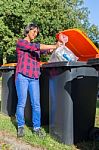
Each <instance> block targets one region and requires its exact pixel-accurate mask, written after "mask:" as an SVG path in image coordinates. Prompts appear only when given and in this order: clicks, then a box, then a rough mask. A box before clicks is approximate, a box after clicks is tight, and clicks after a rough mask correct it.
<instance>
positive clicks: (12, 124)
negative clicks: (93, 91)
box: [0, 100, 99, 150]
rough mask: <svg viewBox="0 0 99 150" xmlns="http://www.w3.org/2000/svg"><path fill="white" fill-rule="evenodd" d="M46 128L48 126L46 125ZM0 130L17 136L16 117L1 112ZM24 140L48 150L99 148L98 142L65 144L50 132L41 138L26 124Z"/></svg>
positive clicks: (98, 118)
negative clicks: (54, 137)
mask: <svg viewBox="0 0 99 150" xmlns="http://www.w3.org/2000/svg"><path fill="white" fill-rule="evenodd" d="M95 126H97V127H99V100H98V101H97V108H96V121H95ZM45 128H46V127H45ZM0 131H5V132H7V133H10V134H11V135H12V136H14V137H16V121H15V118H11V117H8V116H6V115H3V114H0ZM22 140H23V141H25V142H27V143H29V144H31V145H33V146H35V147H42V148H46V149H47V150H78V149H81V150H98V148H99V145H98V144H99V143H97V142H95V141H94V142H93V141H92V142H91V141H90V142H82V143H79V144H77V145H76V146H75V145H69V146H68V145H64V144H61V143H58V142H57V141H56V140H54V139H53V138H52V137H51V136H50V135H49V134H48V133H47V137H46V138H45V139H40V138H39V137H37V136H36V135H34V134H33V133H32V132H31V128H30V127H27V126H25V136H24V137H23V138H22Z"/></svg>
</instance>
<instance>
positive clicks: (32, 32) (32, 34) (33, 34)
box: [28, 28, 38, 41]
mask: <svg viewBox="0 0 99 150" xmlns="http://www.w3.org/2000/svg"><path fill="white" fill-rule="evenodd" d="M37 34H38V29H37V28H34V29H32V30H30V31H29V33H28V37H29V39H30V41H31V40H34V39H35V38H36V36H37Z"/></svg>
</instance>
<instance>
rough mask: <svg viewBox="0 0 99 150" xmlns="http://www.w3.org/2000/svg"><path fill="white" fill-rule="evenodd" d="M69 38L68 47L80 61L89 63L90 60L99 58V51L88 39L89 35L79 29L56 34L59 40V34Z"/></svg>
mask: <svg viewBox="0 0 99 150" xmlns="http://www.w3.org/2000/svg"><path fill="white" fill-rule="evenodd" d="M61 33H62V34H64V35H66V36H68V42H67V43H66V46H67V47H68V48H69V49H70V50H71V51H72V52H73V53H74V54H75V55H76V56H77V57H78V58H79V59H78V60H79V61H87V60H88V59H90V58H99V49H98V48H97V47H96V46H95V45H94V43H93V42H92V41H91V40H90V39H89V38H88V37H87V35H86V34H85V33H84V32H82V31H81V30H79V29H68V30H64V31H61V32H59V33H57V34H56V39H58V40H59V34H61Z"/></svg>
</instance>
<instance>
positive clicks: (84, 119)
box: [43, 62, 98, 144]
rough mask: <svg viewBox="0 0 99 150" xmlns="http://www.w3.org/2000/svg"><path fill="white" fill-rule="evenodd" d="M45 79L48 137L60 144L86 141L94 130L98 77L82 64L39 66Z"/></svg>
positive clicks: (93, 70)
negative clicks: (47, 89) (45, 72)
mask: <svg viewBox="0 0 99 150" xmlns="http://www.w3.org/2000/svg"><path fill="white" fill-rule="evenodd" d="M43 68H44V69H45V70H47V76H49V133H50V134H51V135H52V136H53V137H54V138H56V139H57V140H58V141H60V142H62V143H64V144H76V143H78V142H80V141H85V140H87V139H88V136H89V132H90V131H91V129H93V127H94V123H95V112H96V99H97V89H98V78H97V77H98V73H97V71H96V69H95V68H94V67H92V66H91V65H90V66H89V65H87V64H86V63H85V62H74V63H72V62H71V63H69V64H68V63H67V62H53V63H49V64H45V65H43Z"/></svg>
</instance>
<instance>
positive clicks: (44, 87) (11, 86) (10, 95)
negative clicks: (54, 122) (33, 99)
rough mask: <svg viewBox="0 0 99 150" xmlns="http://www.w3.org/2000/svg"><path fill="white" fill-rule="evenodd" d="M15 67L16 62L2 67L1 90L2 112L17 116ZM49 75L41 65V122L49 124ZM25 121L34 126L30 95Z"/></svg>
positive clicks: (0, 69)
mask: <svg viewBox="0 0 99 150" xmlns="http://www.w3.org/2000/svg"><path fill="white" fill-rule="evenodd" d="M15 69H16V64H15V63H10V64H6V65H4V66H1V67H0V72H1V74H2V91H1V95H2V96H1V113H3V114H6V115H8V116H15V113H16V107H17V92H16V88H15ZM48 89H49V86H48V77H47V76H46V72H44V71H43V70H42V67H41V77H40V93H41V94H40V103H41V124H42V125H48V124H49V102H48V96H49V95H48ZM25 121H26V123H27V125H29V126H32V110H31V104H30V96H29V94H28V96H27V102H26V107H25Z"/></svg>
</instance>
